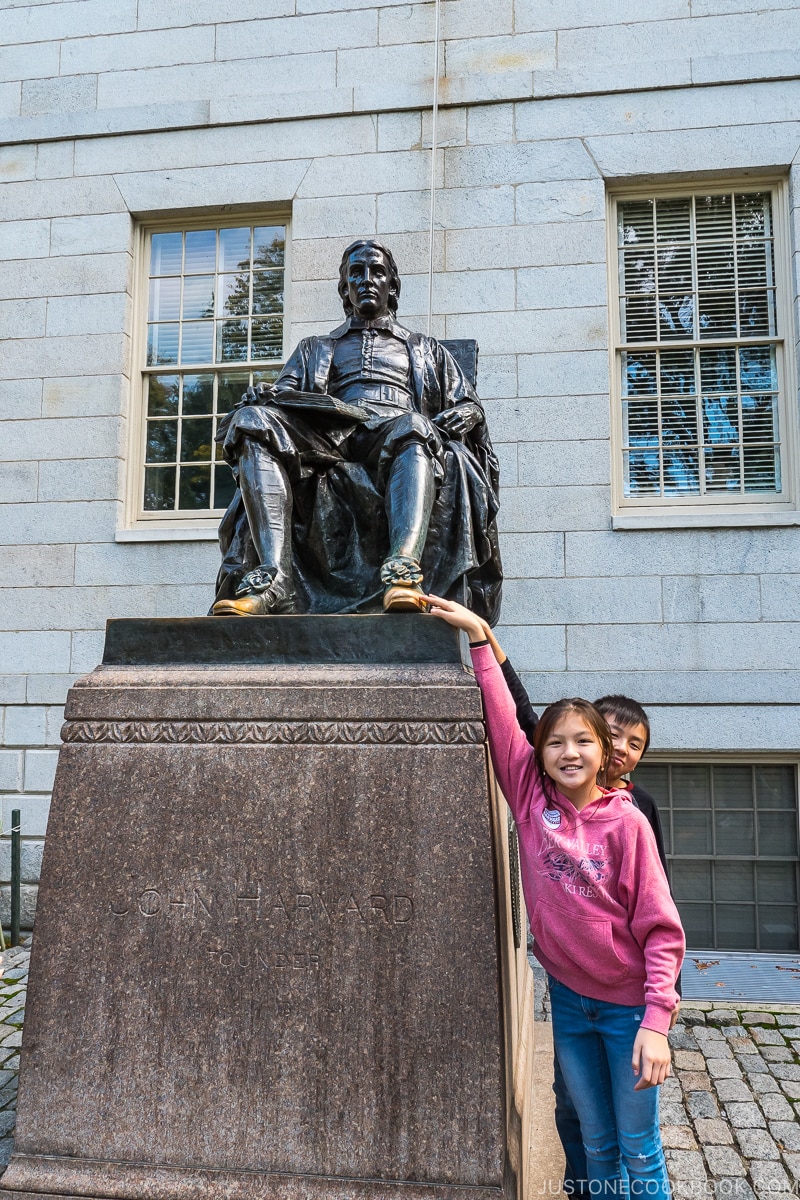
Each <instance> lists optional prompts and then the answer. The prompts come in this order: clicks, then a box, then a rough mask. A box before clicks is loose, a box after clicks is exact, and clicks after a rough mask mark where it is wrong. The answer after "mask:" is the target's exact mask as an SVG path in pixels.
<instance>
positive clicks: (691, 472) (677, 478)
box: [664, 450, 700, 496]
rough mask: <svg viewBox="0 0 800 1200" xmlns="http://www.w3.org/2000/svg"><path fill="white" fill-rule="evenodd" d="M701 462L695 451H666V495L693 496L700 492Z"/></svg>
mask: <svg viewBox="0 0 800 1200" xmlns="http://www.w3.org/2000/svg"><path fill="white" fill-rule="evenodd" d="M699 479H700V460H699V456H698V455H697V453H696V452H695V451H691V450H665V451H664V495H665V496H674V495H682V494H686V495H693V494H695V493H696V492H699V490H700V484H699Z"/></svg>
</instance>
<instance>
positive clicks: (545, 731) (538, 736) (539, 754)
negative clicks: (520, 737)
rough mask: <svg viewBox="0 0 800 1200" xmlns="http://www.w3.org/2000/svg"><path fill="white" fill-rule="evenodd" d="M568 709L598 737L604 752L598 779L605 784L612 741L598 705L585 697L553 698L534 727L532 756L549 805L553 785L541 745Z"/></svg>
mask: <svg viewBox="0 0 800 1200" xmlns="http://www.w3.org/2000/svg"><path fill="white" fill-rule="evenodd" d="M569 712H576V713H577V714H578V715H579V716H580V717H582V718H583V720H584V721H585V722H586V725H587V727H588V728H589V729H591V731H592V733H593V734H594V735H595V737H596V738H597V741H598V742H599V744H600V749H601V750H602V752H603V758H602V762H601V764H600V771H599V772H598V776H597V782H598V783H599V784H600V785H601V787H605V784H606V771H607V769H608V764H609V763H610V762H611V756H612V754H613V753H614V743H613V742H612V740H611V730H610V729H609V728H608V724H607V722H606V719H605V717H604V716H603V714H602V713H600V712H598V709H597V705H596V704H591V703H590V702H589V701H588V700H581V699H580V698H578V697H576V698H574V699H572V700H556V702H555V704H548V706H547V708H546V709H545V710H544V712H543V713H542V715H541V717H540V718H539V720H538V721H537V723H536V730H535V732H534V735H533V755H534V759H535V761H536V766H537V767H538V769H539V776H540V778H541V780H542V787H543V788H544V794H545V796H546V797H547V799H548V801H549V803H550V804H552V803H553V801H554V799H555V793H556V787H555V784H554V783H553V781H552V780H551V778H550V776H549V775H548V774H547V772H546V771H545V769H544V744H545V742H546V741H547V739H548V738H549V737H550V734H551V732H552V729H553V726H554V725H556V724H557V723H558V721H560V720H561V718H562V717H563V716H564V715H565V714H566V713H569Z"/></svg>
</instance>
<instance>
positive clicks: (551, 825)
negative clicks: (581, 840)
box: [542, 808, 561, 829]
mask: <svg viewBox="0 0 800 1200" xmlns="http://www.w3.org/2000/svg"><path fill="white" fill-rule="evenodd" d="M542 819H543V820H544V823H545V825H546V826H547V827H548V829H558V827H559V826H560V824H561V813H560V812H559V811H558V809H557V808H546V809H545V810H544V811H543V813H542Z"/></svg>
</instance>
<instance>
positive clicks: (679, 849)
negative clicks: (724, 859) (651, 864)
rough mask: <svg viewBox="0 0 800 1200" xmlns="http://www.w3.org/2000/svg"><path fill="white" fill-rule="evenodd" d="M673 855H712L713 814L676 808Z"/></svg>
mask: <svg viewBox="0 0 800 1200" xmlns="http://www.w3.org/2000/svg"><path fill="white" fill-rule="evenodd" d="M672 828H673V834H674V838H675V845H674V846H673V850H672V852H673V854H711V852H712V843H711V813H710V812H702V811H700V812H697V811H694V810H693V809H686V808H676V809H673V813H672Z"/></svg>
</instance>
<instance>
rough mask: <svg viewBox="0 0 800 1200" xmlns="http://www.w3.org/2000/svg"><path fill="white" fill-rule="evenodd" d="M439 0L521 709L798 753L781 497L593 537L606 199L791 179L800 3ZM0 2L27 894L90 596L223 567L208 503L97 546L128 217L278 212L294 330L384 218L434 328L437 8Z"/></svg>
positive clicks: (200, 595) (92, 655)
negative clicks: (199, 518)
mask: <svg viewBox="0 0 800 1200" xmlns="http://www.w3.org/2000/svg"><path fill="white" fill-rule="evenodd" d="M442 11H443V18H442V20H443V37H444V43H443V51H442V66H443V70H444V77H443V79H442V83H441V104H442V106H443V107H442V110H441V112H440V129H439V141H440V149H439V150H438V154H437V163H436V170H437V184H438V189H439V191H438V200H437V206H438V207H437V212H438V222H439V225H440V228H439V229H438V230H437V234H436V239H435V269H436V278H435V287H434V314H435V315H434V333H437V334H439V335H442V336H447V337H450V338H458V337H475V338H477V339H478V341H479V343H480V348H481V358H480V368H479V390H480V392H481V395H482V396H483V397H484V398H485V401H486V408H487V412H488V416H489V421H490V427H491V430H492V433H493V437H494V441H495V444H496V445H497V448H498V451H499V454H500V458H501V465H502V483H503V493H502V503H503V507H502V513H501V518H500V523H501V529H502V547H503V554H504V560H505V568H506V575H507V579H508V582H507V585H506V592H505V603H504V609H503V617H502V620H503V625H502V628H501V631H500V633H501V637H502V639H503V641H504V643H505V644H506V645H507V647H508V649H509V653H510V655H511V657H512V659H513V661H514V662H515V664H516V665H517V667H518V668H519V669H520V671H521V672H522V673H523V676H524V678H525V680H526V682H527V683H528V685H529V688H530V690H531V692H532V695H533V696H534V697H535V699H536V701H537V702H539V703H541V702H545V701H547V700H549V699H552V698H554V697H556V696H558V695H562V694H586V695H596V694H600V693H601V692H605V691H617V690H625V691H627V692H629V693H632V694H634V695H636V696H637V697H639V698H640V699H641V700H642V701H643V702H644V703H645V704H646V705H647V706H648V707H649V708H650V710H651V713H652V716H653V723H654V740H655V742H656V744H657V745H658V746H659V747H661V748H663V749H667V750H680V751H690V752H719V751H725V750H732V751H741V750H750V751H754V752H757V751H777V752H781V753H786V754H789V755H790V756H791V755H797V754H800V735H799V734H798V729H800V725H799V724H798V707H797V705H798V695H799V692H798V682H800V617H799V613H800V609H799V607H798V601H800V529H798V528H797V527H796V526H793V525H792V524H791V523H788V522H789V521H790V519H791V518H787V520H786V521H785V522H784V524H782V525H781V524H774V523H770V522H767V523H763V524H762V525H761V526H760V527H758V526H757V525H756V524H753V525H752V526H747V525H743V526H740V527H732V526H731V525H730V523H729V522H727V521H726V520H721V521H710V527H708V528H699V527H696V526H690V525H689V526H687V525H686V524H685V523H683V525H682V524H681V522H680V521H679V520H676V522H675V527H672V528H662V529H637V530H620V529H614V530H612V525H611V493H610V472H611V451H610V445H609V438H610V414H609V358H608V287H607V258H608V251H607V242H606V201H605V195H606V188H607V185H608V184H610V183H616V182H617V181H619V180H624V179H631V180H639V179H642V178H652V179H654V180H655V181H657V182H663V181H669V180H685V181H686V182H687V187H691V186H692V185H693V184H694V182H695V181H696V180H697V179H698V178H703V179H709V178H717V179H724V178H727V177H729V176H735V177H736V178H737V179H742V178H743V177H746V176H747V175H748V173H751V174H754V175H755V174H758V175H763V174H764V173H767V174H772V173H774V174H778V175H785V176H788V178H789V181H790V199H791V204H792V206H794V205H796V203H797V182H798V175H797V168H796V167H795V166H794V163H795V160H796V156H797V154H798V151H799V150H800V120H798V113H799V112H800V103H799V101H800V80H799V79H798V76H800V69H798V66H797V56H796V53H795V52H794V50H793V49H792V47H796V45H797V44H798V41H800V0H773V2H771V3H767V2H765V3H760V4H759V5H758V8H757V9H756V8H755V6H754V5H753V4H752V3H750V2H749V0H648V3H647V4H646V5H643V4H641V3H633V2H632V0H492V2H491V3H490V4H486V3H483V2H480V3H479V2H478V0H444V3H443V4H442ZM189 21H190V22H191V23H190V24H186V22H189ZM0 26H2V40H3V46H2V48H0V180H2V187H1V188H0V197H1V198H0V331H2V336H3V338H4V339H6V340H5V341H4V343H3V346H2V360H1V363H0V374H1V375H2V379H1V381H0V421H1V422H2V438H0V453H1V454H2V459H3V462H2V465H0V501H2V504H3V507H2V534H0V543H2V544H0V589H1V590H0V597H1V599H0V612H1V613H2V617H1V618H0V627H1V628H0V690H1V695H0V701H1V702H2V704H3V705H4V706H5V707H4V709H3V710H2V712H3V717H2V722H3V723H2V725H0V732H1V733H2V747H3V748H2V749H1V750H0V795H1V796H2V821H3V829H4V830H5V831H7V830H8V829H9V826H10V813H11V810H12V809H13V808H15V807H19V808H20V810H21V811H22V820H23V832H24V835H25V857H24V875H25V879H26V881H27V883H28V885H29V892H28V901H31V900H32V898H33V895H34V892H35V881H36V879H37V878H38V862H39V858H40V853H41V844H42V838H43V835H44V832H45V826H46V815H47V804H48V794H49V791H50V787H51V782H52V773H53V770H54V765H55V758H56V747H57V745H58V730H59V724H60V716H61V706H62V705H63V702H64V697H65V695H66V691H67V688H68V686H69V684H70V682H71V681H72V680H73V679H75V678H76V677H77V676H78V675H80V674H82V673H84V672H87V671H89V670H91V669H92V668H93V667H94V666H95V665H96V663H97V662H98V660H99V656H100V652H101V647H102V641H103V632H102V631H103V626H104V622H105V619H106V618H107V617H110V616H128V615H136V616H173V615H193V614H197V613H202V612H205V611H206V609H207V607H208V604H209V600H210V596H211V585H212V581H213V578H214V575H215V572H216V565H217V549H216V545H215V543H214V541H213V540H210V538H213V534H210V533H209V532H208V531H206V532H205V533H201V534H200V535H198V536H197V537H195V538H194V539H193V540H192V535H191V534H186V535H184V536H183V537H182V538H181V537H176V536H175V535H170V537H169V538H167V537H166V535H164V536H163V537H162V538H160V539H151V540H146V541H123V540H119V539H120V536H121V535H120V529H121V528H122V525H123V519H124V518H123V508H124V504H123V501H124V489H125V474H126V470H127V467H128V464H127V461H126V460H127V455H128V428H127V425H128V419H129V414H130V411H131V407H130V406H131V405H132V404H135V403H137V402H138V395H139V393H138V386H139V385H138V382H137V379H136V364H134V363H133V362H132V357H131V335H132V331H133V327H134V318H135V314H134V311H133V304H134V302H135V303H137V304H141V297H136V296H134V286H135V280H134V266H133V257H132V247H133V245H134V230H135V226H136V222H137V220H140V219H142V218H145V217H152V216H153V215H156V214H167V215H170V214H182V213H190V214H191V213H198V212H208V213H209V214H211V215H214V214H219V213H224V212H225V211H230V208H229V207H228V208H226V206H231V205H234V206H240V207H241V208H242V209H252V208H256V207H258V206H264V205H266V206H269V205H279V206H285V208H286V209H287V210H290V212H291V260H290V261H291V304H290V317H291V332H292V341H295V340H296V339H297V338H298V337H300V336H303V335H305V334H308V333H310V332H320V331H324V330H327V329H328V328H330V327H331V325H332V324H333V323H335V322H336V321H337V319H338V316H339V312H340V309H339V304H338V298H337V295H336V290H335V285H334V283H333V280H334V278H335V271H336V268H337V266H338V261H339V257H340V255H341V251H342V248H343V246H344V245H345V244H346V242H347V241H349V240H351V238H352V237H354V236H356V235H369V234H376V235H378V236H380V237H381V238H382V239H384V240H385V241H387V243H388V244H390V245H391V247H392V248H393V250H394V251H395V253H396V257H397V259H398V262H399V264H400V268H401V271H402V275H403V294H402V302H401V309H400V316H401V318H402V319H403V320H404V322H405V323H406V324H408V325H409V326H410V327H412V328H414V327H420V326H423V327H424V321H425V317H424V312H425V306H426V287H427V275H426V272H427V255H428V235H427V221H428V203H429V197H428V191H427V188H428V180H429V171H430V149H429V147H430V128H431V122H430V107H429V106H430V101H431V73H432V55H433V51H432V36H433V5H432V4H431V3H419V2H417V3H410V4H403V5H398V4H393V3H385V2H376V0H213V2H212V0H195V2H194V3H193V4H191V5H184V4H175V3H172V2H171V0H116V2H115V3H114V4H109V3H107V2H106V0H63V2H61V3H41V4H30V3H28V4H15V3H9V2H8V0H0ZM792 211H793V222H794V242H793V246H792V249H793V252H794V256H795V258H796V257H797V251H798V245H797V241H798V239H797V234H798V232H800V225H798V223H797V216H796V208H794V207H793V209H792ZM792 279H793V282H792V295H793V296H796V294H797V287H796V283H795V282H794V279H795V275H794V273H793V274H792ZM795 307H796V304H795ZM795 324H797V322H796V321H795ZM792 341H793V338H792V337H791V336H790V338H789V342H790V344H791V343H792ZM131 381H132V382H131ZM792 454H793V459H794V466H793V470H794V471H796V470H797V457H798V447H797V446H795V447H794V449H793V452H792ZM6 842H7V838H6V837H5V836H4V837H3V839H2V843H0V844H2V845H3V846H4V847H5V857H0V876H1V877H2V878H4V879H7V878H8V865H7V864H8V851H7V845H6ZM27 911H28V913H30V903H29V904H28V910H27Z"/></svg>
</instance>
